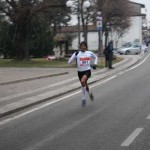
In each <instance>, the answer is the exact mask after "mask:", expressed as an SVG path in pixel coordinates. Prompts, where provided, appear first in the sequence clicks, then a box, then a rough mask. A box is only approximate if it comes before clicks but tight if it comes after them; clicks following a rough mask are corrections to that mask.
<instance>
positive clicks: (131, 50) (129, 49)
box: [118, 43, 142, 55]
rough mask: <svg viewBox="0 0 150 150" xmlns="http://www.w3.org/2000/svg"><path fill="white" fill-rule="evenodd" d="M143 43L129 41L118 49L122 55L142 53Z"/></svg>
mask: <svg viewBox="0 0 150 150" xmlns="http://www.w3.org/2000/svg"><path fill="white" fill-rule="evenodd" d="M141 51H142V49H141V45H140V44H132V43H128V44H125V45H123V46H122V47H121V48H119V49H118V53H119V54H120V55H122V54H125V55H131V54H139V53H141Z"/></svg>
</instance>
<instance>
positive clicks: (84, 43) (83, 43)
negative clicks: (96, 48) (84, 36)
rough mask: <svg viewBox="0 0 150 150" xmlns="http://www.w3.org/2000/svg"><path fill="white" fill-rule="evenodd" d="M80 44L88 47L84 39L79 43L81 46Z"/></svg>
mask: <svg viewBox="0 0 150 150" xmlns="http://www.w3.org/2000/svg"><path fill="white" fill-rule="evenodd" d="M81 45H85V47H86V48H88V46H87V43H86V42H85V41H83V42H81V43H80V47H81Z"/></svg>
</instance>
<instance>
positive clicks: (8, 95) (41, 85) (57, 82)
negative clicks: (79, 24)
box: [0, 55, 142, 117]
mask: <svg viewBox="0 0 150 150" xmlns="http://www.w3.org/2000/svg"><path fill="white" fill-rule="evenodd" d="M122 57H124V60H123V61H122V62H120V63H118V64H115V65H114V67H115V69H113V70H109V69H107V68H104V69H97V70H94V71H93V77H92V78H90V79H89V84H92V83H94V82H97V81H100V80H102V79H104V78H106V77H108V76H111V75H113V74H114V73H116V72H119V71H121V70H123V69H125V68H128V67H130V66H132V65H134V64H135V63H137V62H138V61H139V60H140V59H141V58H142V57H141V56H140V55H136V56H122ZM76 72H77V71H76V68H67V69H65V68H53V69H52V68H0V77H1V78H0V90H1V92H0V117H4V116H6V115H8V114H11V113H14V112H17V111H19V110H22V109H25V108H27V107H30V106H33V105H36V104H38V103H42V102H44V101H47V100H50V99H52V98H55V97H58V96H60V95H62V94H66V93H68V92H71V91H74V90H76V89H79V88H80V87H81V86H80V83H79V81H78V77H77V76H76V74H77V73H76ZM37 79H38V80H37ZM47 82H48V83H47ZM56 89H57V90H56Z"/></svg>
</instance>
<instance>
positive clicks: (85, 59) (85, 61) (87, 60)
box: [80, 57, 90, 66]
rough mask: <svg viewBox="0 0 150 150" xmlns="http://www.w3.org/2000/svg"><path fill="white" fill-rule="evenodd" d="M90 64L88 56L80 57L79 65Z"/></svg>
mask: <svg viewBox="0 0 150 150" xmlns="http://www.w3.org/2000/svg"><path fill="white" fill-rule="evenodd" d="M89 64H90V58H89V57H83V58H80V66H88V65H89Z"/></svg>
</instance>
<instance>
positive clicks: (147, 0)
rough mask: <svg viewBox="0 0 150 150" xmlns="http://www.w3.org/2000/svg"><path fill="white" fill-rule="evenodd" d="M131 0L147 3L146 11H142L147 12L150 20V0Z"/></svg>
mask: <svg viewBox="0 0 150 150" xmlns="http://www.w3.org/2000/svg"><path fill="white" fill-rule="evenodd" d="M131 1H132V2H136V3H140V4H144V5H145V8H146V11H145V10H142V13H146V14H147V19H148V21H150V1H149V0H131Z"/></svg>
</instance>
